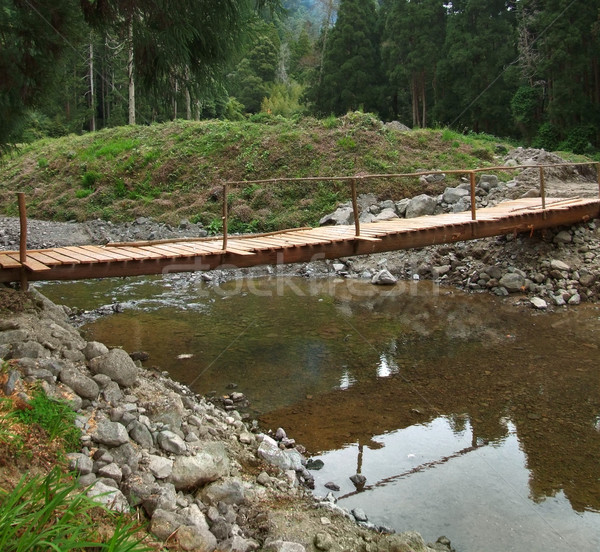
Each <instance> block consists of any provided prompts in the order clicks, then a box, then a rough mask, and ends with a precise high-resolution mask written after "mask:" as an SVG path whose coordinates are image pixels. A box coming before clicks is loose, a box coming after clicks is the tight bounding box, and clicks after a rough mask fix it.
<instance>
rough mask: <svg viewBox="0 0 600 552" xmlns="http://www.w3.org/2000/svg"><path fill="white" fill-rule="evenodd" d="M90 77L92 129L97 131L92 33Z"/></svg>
mask: <svg viewBox="0 0 600 552" xmlns="http://www.w3.org/2000/svg"><path fill="white" fill-rule="evenodd" d="M88 69H89V79H90V115H91V118H90V130H91V131H92V132H95V131H96V92H95V90H94V43H93V42H92V35H91V33H90V56H89V65H88Z"/></svg>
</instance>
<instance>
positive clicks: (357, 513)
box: [352, 508, 369, 522]
mask: <svg viewBox="0 0 600 552" xmlns="http://www.w3.org/2000/svg"><path fill="white" fill-rule="evenodd" d="M352 515H353V516H354V519H355V520H356V521H362V522H366V521H369V518H368V517H367V514H365V511H364V510H363V509H361V508H354V509H353V510H352Z"/></svg>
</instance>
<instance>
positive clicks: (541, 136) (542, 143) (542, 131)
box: [532, 123, 560, 151]
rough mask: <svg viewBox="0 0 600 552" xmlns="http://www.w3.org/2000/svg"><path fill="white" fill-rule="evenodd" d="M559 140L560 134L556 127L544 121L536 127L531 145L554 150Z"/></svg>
mask: <svg viewBox="0 0 600 552" xmlns="http://www.w3.org/2000/svg"><path fill="white" fill-rule="evenodd" d="M559 140H560V134H559V132H558V129H557V128H556V127H555V126H554V125H553V124H552V123H544V124H543V125H541V126H540V128H539V129H538V131H537V134H536V136H535V138H534V139H533V144H532V145H533V147H534V148H544V149H545V150H548V151H555V150H556V149H557V148H558V143H559Z"/></svg>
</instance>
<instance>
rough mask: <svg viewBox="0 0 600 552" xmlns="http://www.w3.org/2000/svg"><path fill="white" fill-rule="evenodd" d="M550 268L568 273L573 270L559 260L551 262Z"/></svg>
mask: <svg viewBox="0 0 600 552" xmlns="http://www.w3.org/2000/svg"><path fill="white" fill-rule="evenodd" d="M550 268H552V269H553V270H560V271H561V272H568V271H569V270H571V267H570V266H569V265H568V264H567V263H565V262H563V261H559V260H557V259H552V260H551V261H550Z"/></svg>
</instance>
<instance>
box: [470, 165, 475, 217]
mask: <svg viewBox="0 0 600 552" xmlns="http://www.w3.org/2000/svg"><path fill="white" fill-rule="evenodd" d="M469 180H470V182H471V220H477V199H476V197H475V173H474V172H473V171H471V172H470V173H469Z"/></svg>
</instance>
